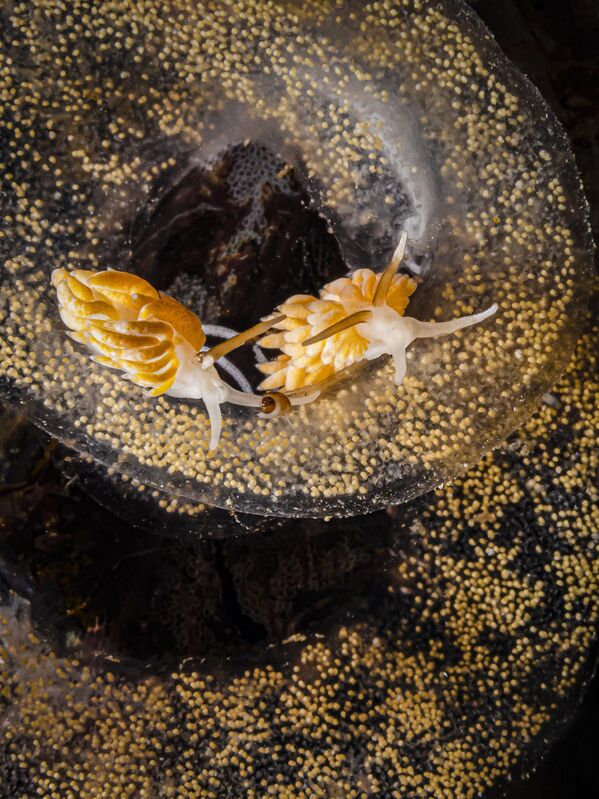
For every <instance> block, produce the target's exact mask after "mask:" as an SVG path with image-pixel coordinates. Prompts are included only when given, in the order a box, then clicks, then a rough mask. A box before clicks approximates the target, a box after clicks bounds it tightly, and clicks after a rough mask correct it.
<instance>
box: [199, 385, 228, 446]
mask: <svg viewBox="0 0 599 799" xmlns="http://www.w3.org/2000/svg"><path fill="white" fill-rule="evenodd" d="M202 399H203V400H204V405H205V406H206V410H207V411H208V419H209V421H210V444H209V447H208V448H209V450H215V449H216V448H217V447H218V442H219V441H220V434H221V431H222V425H223V415H222V411H221V409H220V403H221V400H220V397H219V396H218V392H217V391H209V392H206V393H205V394H204V396H203V397H202Z"/></svg>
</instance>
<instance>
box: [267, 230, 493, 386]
mask: <svg viewBox="0 0 599 799" xmlns="http://www.w3.org/2000/svg"><path fill="white" fill-rule="evenodd" d="M406 242H407V235H406V234H405V233H404V234H403V235H402V237H401V240H400V242H399V244H398V246H397V248H396V250H395V252H394V254H393V257H392V259H391V262H390V263H389V266H388V267H387V268H386V269H385V271H384V272H382V273H380V274H377V273H376V272H374V271H372V269H357V270H356V271H355V272H354V273H353V274H351V275H350V276H349V277H342V278H339V279H338V280H335V281H333V282H332V283H328V284H327V285H326V286H325V287H324V288H323V289H322V290H321V292H320V297H319V298H317V297H313V296H310V295H307V294H302V295H296V296H294V297H291V298H290V299H289V300H287V301H286V302H284V303H283V304H282V305H280V306H279V307H278V309H277V311H278V312H279V313H280V314H281V316H280V317H279V318H278V319H277V320H275V321H274V322H272V326H273V328H274V329H275V330H276V332H275V333H270V334H269V335H266V336H264V337H263V338H262V339H261V340H260V344H261V346H262V347H265V348H276V349H279V350H281V355H279V356H278V357H277V358H275V359H274V360H272V361H269V362H267V363H263V364H258V369H260V371H261V372H263V373H264V374H267V375H268V377H267V378H266V379H265V380H263V381H262V383H261V384H260V388H262V389H268V390H273V389H280V390H282V391H286V392H288V391H296V390H298V389H302V388H305V387H306V386H314V385H316V384H320V383H322V382H323V381H325V380H328V379H329V378H332V377H334V376H335V375H336V374H338V373H339V372H341V371H342V370H343V369H346V368H347V367H349V366H351V365H352V364H354V363H357V362H359V361H362V360H369V361H370V360H374V359H375V358H379V357H380V356H381V355H390V356H391V357H392V358H393V361H394V364H395V384H396V385H397V386H400V385H401V384H402V382H403V380H404V377H405V374H406V367H407V364H406V350H407V348H408V347H409V345H410V344H411V343H412V342H413V341H415V340H416V339H418V338H436V337H437V336H447V335H449V334H451V333H454V332H455V331H456V330H460V329H461V328H464V327H470V326H471V325H475V324H478V323H479V322H482V321H484V320H485V319H487V318H488V317H489V316H492V315H493V314H494V313H495V312H496V311H497V305H495V304H493V305H491V306H490V307H489V308H487V309H486V310H485V311H482V312H481V313H477V314H472V315H470V316H461V317H459V318H457V319H451V320H450V321H448V322H421V321H420V320H419V319H414V318H413V317H410V316H404V312H405V310H406V308H407V306H408V303H409V301H410V296H411V295H412V294H413V293H414V291H416V288H417V285H418V284H417V283H416V281H415V280H414V279H413V278H411V277H409V276H408V275H405V274H402V275H400V274H398V273H397V270H398V269H399V266H400V264H401V261H402V259H403V257H404V253H405V249H406Z"/></svg>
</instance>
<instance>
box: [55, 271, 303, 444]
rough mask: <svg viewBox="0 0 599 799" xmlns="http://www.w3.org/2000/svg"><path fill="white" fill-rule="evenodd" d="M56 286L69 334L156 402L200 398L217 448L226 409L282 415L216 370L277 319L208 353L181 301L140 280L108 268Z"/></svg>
mask: <svg viewBox="0 0 599 799" xmlns="http://www.w3.org/2000/svg"><path fill="white" fill-rule="evenodd" d="M52 284H53V286H54V287H55V288H56V293H57V297H58V310H59V313H60V317H61V319H62V321H63V322H64V323H65V325H66V326H67V327H68V328H69V331H70V332H69V333H68V335H69V336H70V337H71V338H72V339H74V340H75V341H77V342H79V343H80V344H83V345H85V346H86V347H87V348H88V349H89V350H91V352H92V353H93V355H92V360H93V361H95V362H96V363H98V364H101V365H102V366H107V367H109V368H111V369H119V370H120V371H121V372H122V373H123V377H124V378H125V379H127V380H130V381H131V382H132V383H135V384H136V385H138V386H142V387H145V388H148V389H149V392H148V395H149V396H150V397H158V396H160V395H161V394H167V395H168V396H171V397H178V398H185V399H201V400H203V401H204V404H205V405H206V410H207V411H208V417H209V419H210V426H211V435H210V449H211V450H213V449H215V448H216V446H217V445H218V441H219V439H220V433H221V428H222V414H221V409H220V406H221V404H222V403H223V402H230V403H233V404H235V405H243V406H246V407H253V408H257V409H259V410H260V411H261V414H260V415H261V416H269V415H276V414H275V413H274V412H271V408H272V407H273V406H276V408H278V407H279V406H280V401H279V399H278V398H277V396H276V394H274V395H272V396H273V402H266V405H265V397H264V396H258V395H256V394H250V393H247V392H244V391H238V390H237V389H235V388H233V387H232V386H230V385H229V384H228V383H226V382H225V381H224V380H223V379H222V378H221V377H220V375H219V374H218V372H217V371H216V369H215V367H214V363H215V361H217V360H218V358H221V357H223V356H224V355H226V354H227V353H229V352H231V351H232V350H233V349H235V348H236V347H239V346H241V345H242V344H245V343H246V342H247V341H250V340H251V339H253V338H255V337H256V336H259V335H262V334H263V333H265V332H266V331H267V330H269V329H270V328H271V327H272V324H273V322H276V321H279V320H278V319H277V318H273V319H271V320H266V321H264V322H260V323H259V324H257V325H255V326H254V327H252V328H250V329H249V330H246V331H245V332H243V333H239V334H238V335H236V336H233V338H230V339H228V340H227V341H224V342H222V343H221V344H218V345H217V346H216V347H213V348H212V349H211V350H208V352H206V353H201V349H202V346H203V345H204V342H205V341H206V336H205V334H204V331H203V329H202V324H201V322H200V319H199V318H198V317H197V316H196V314H194V313H193V312H192V311H190V310H189V309H188V308H186V307H185V306H184V305H182V304H181V303H180V302H177V300H174V299H173V298H172V297H169V296H168V295H167V294H164V293H163V292H161V291H157V290H156V289H155V288H154V287H153V286H152V285H150V283H148V282H147V281H146V280H144V279H143V278H141V277H139V276H138V275H133V274H130V273H129V272H120V271H117V270H113V269H108V270H106V271H102V272H92V271H87V270H83V269H76V270H74V271H72V272H68V271H67V270H66V269H63V268H61V269H55V270H54V271H53V273H52ZM318 393H319V392H318V391H316V392H315V391H312V392H311V393H310V394H308V393H304V394H303V395H302V396H298V397H297V398H296V399H289V400H286V398H285V403H286V404H287V403H288V404H289V405H303V404H306V403H307V402H311V401H312V400H313V399H315V398H316V397H317V396H318Z"/></svg>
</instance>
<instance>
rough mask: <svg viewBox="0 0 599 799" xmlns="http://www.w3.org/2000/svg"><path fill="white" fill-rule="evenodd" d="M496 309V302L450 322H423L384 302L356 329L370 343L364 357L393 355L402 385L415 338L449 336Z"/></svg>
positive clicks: (398, 378) (489, 314) (487, 315)
mask: <svg viewBox="0 0 599 799" xmlns="http://www.w3.org/2000/svg"><path fill="white" fill-rule="evenodd" d="M496 311H497V305H491V307H490V308H487V310H486V311H482V312H481V313H477V314H472V315H471V316H461V317H459V318H458V319H451V320H450V321H448V322H421V321H420V320H419V319H414V318H413V317H411V316H400V314H398V313H397V312H396V311H394V310H393V309H392V308H389V306H388V305H381V306H380V307H378V308H372V309H371V313H372V318H371V319H369V320H368V321H367V322H363V323H361V324H359V325H358V326H357V330H358V332H359V333H360V334H361V335H362V336H364V338H366V339H367V340H368V341H369V342H370V344H369V346H368V349H367V350H366V352H365V353H364V358H366V359H367V360H369V361H372V360H374V359H375V358H380V356H381V355H391V357H392V358H393V362H394V364H395V384H396V385H398V386H400V385H401V384H402V383H403V379H404V377H405V375H406V366H407V364H406V350H407V348H408V347H409V346H410V344H411V343H412V342H413V341H415V340H416V339H418V338H436V337H437V336H448V335H450V334H451V333H455V331H456V330H461V328H463V327H470V326H471V325H476V324H478V323H479V322H482V321H483V320H485V319H487V318H488V317H489V316H492V315H493V314H494V313H495V312H496Z"/></svg>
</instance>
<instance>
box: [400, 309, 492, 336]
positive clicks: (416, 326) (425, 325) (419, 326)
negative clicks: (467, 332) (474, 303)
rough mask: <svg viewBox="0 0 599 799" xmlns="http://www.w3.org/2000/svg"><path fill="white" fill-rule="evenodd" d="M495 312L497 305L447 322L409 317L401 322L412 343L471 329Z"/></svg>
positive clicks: (405, 317)
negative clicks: (407, 330) (421, 339)
mask: <svg viewBox="0 0 599 799" xmlns="http://www.w3.org/2000/svg"><path fill="white" fill-rule="evenodd" d="M496 311H497V305H496V304H493V305H491V307H490V308H487V309H486V311H481V313H477V314H471V315H470V316H460V317H459V318H457V319H450V320H449V321H447V322H421V321H420V320H419V319H414V318H413V317H411V316H404V317H403V320H402V321H404V322H405V323H406V327H407V328H408V329H409V331H410V334H411V336H412V341H414V339H417V338H436V337H437V336H449V335H450V334H451V333H455V332H456V331H457V330H461V329H462V328H464V327H471V326H472V325H477V324H479V322H483V321H484V320H485V319H488V318H489V317H490V316H493V314H494V313H495V312H496Z"/></svg>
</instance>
